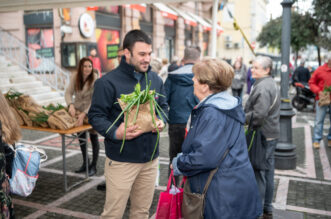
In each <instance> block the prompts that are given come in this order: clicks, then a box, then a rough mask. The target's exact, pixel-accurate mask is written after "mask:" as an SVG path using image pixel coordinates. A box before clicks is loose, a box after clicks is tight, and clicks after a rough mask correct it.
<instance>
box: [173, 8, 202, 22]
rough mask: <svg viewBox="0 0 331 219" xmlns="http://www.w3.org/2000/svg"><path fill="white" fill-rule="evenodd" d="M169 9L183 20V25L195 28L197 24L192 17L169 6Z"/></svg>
mask: <svg viewBox="0 0 331 219" xmlns="http://www.w3.org/2000/svg"><path fill="white" fill-rule="evenodd" d="M169 7H170V8H171V9H173V10H174V11H176V12H177V14H178V15H179V16H181V17H183V18H184V22H185V24H187V25H191V26H193V27H195V26H197V25H198V22H197V20H195V19H194V18H193V17H191V16H190V15H188V14H187V13H186V12H184V11H182V10H179V9H177V8H175V7H172V6H169Z"/></svg>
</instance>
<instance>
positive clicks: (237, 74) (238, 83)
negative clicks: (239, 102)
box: [231, 60, 247, 97]
mask: <svg viewBox="0 0 331 219" xmlns="http://www.w3.org/2000/svg"><path fill="white" fill-rule="evenodd" d="M233 68H234V78H233V80H232V84H231V90H232V95H233V96H238V97H242V93H243V88H244V85H245V83H246V74H247V71H246V67H245V66H244V65H243V63H241V62H240V61H239V60H236V61H235V63H234V65H233Z"/></svg>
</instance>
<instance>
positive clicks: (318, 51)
mask: <svg viewBox="0 0 331 219" xmlns="http://www.w3.org/2000/svg"><path fill="white" fill-rule="evenodd" d="M316 47H317V59H318V66H321V65H322V63H321V62H322V61H321V48H320V47H319V46H316Z"/></svg>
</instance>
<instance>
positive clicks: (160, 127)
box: [152, 119, 164, 133]
mask: <svg viewBox="0 0 331 219" xmlns="http://www.w3.org/2000/svg"><path fill="white" fill-rule="evenodd" d="M156 127H157V129H159V132H161V131H162V130H163V128H164V122H163V121H162V120H161V119H159V120H157V121H156ZM152 132H154V133H155V132H156V128H155V129H153V131H152Z"/></svg>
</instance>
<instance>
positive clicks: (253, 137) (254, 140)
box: [245, 93, 278, 170]
mask: <svg viewBox="0 0 331 219" xmlns="http://www.w3.org/2000/svg"><path fill="white" fill-rule="evenodd" d="M277 98H278V93H276V97H275V99H274V101H273V103H272V105H271V106H270V108H269V110H268V112H270V110H271V109H272V108H273V107H274V106H275V104H276V102H277ZM252 120H253V115H252V117H251V119H250V122H249V125H248V129H247V130H246V132H245V134H246V142H247V146H248V156H249V160H250V161H251V164H252V166H253V168H254V169H255V170H266V169H268V165H267V157H266V153H267V148H266V147H267V139H266V137H265V136H264V135H263V133H262V131H261V128H253V127H252Z"/></svg>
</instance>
